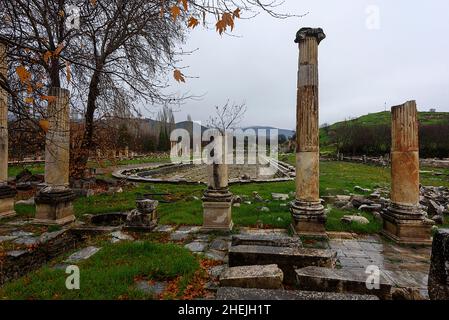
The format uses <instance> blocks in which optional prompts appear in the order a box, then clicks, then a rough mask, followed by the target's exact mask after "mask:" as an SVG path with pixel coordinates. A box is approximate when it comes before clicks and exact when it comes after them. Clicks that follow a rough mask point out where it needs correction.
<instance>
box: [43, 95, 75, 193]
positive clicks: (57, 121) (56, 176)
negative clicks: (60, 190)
mask: <svg viewBox="0 0 449 320" xmlns="http://www.w3.org/2000/svg"><path fill="white" fill-rule="evenodd" d="M50 95H51V96H54V97H56V100H55V101H53V102H51V103H50V104H49V110H48V111H49V119H48V121H49V129H48V132H47V135H46V142H45V183H46V184H47V185H49V186H68V184H69V159H70V152H69V151H70V122H69V121H70V119H69V96H70V92H69V90H67V89H62V88H52V89H51V90H50Z"/></svg>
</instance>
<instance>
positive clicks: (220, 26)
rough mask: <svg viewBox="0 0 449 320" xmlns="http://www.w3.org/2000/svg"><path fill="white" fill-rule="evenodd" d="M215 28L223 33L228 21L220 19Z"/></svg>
mask: <svg viewBox="0 0 449 320" xmlns="http://www.w3.org/2000/svg"><path fill="white" fill-rule="evenodd" d="M215 28H216V29H217V31H218V33H219V34H220V35H221V34H222V33H223V32H224V31H226V22H225V21H223V20H218V21H217V23H216V24H215Z"/></svg>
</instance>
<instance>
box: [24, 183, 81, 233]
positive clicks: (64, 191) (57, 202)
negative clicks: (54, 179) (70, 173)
mask: <svg viewBox="0 0 449 320" xmlns="http://www.w3.org/2000/svg"><path fill="white" fill-rule="evenodd" d="M74 199H75V194H74V193H73V191H72V190H71V189H69V188H66V187H45V188H43V189H42V190H41V191H39V193H38V194H37V195H36V198H35V202H36V218H35V219H34V220H33V223H34V224H44V225H65V224H69V223H71V222H73V221H75V215H74V214H73V200H74Z"/></svg>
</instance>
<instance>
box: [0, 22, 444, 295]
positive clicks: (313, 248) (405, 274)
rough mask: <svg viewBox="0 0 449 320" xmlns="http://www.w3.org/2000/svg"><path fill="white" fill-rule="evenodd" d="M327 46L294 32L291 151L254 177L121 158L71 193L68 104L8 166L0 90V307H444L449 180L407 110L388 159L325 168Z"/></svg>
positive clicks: (318, 32) (61, 98) (251, 167)
mask: <svg viewBox="0 0 449 320" xmlns="http://www.w3.org/2000/svg"><path fill="white" fill-rule="evenodd" d="M325 38H326V35H325V34H324V31H323V30H322V29H321V28H301V29H300V30H299V31H298V32H297V34H296V39H295V43H297V45H298V47H299V60H298V61H299V64H298V66H299V68H298V82H297V104H296V115H297V118H296V120H297V121H296V123H297V127H296V133H297V135H296V138H295V139H296V141H295V145H296V150H295V152H294V153H282V154H280V155H279V156H278V159H269V161H268V162H265V164H263V165H262V164H248V163H245V164H225V163H219V162H213V163H212V164H194V163H183V164H175V163H170V159H169V157H168V154H162V155H158V156H153V155H145V154H140V155H137V154H134V153H133V154H132V155H131V154H130V153H129V152H128V149H127V151H126V153H123V154H121V159H119V160H118V161H116V162H109V163H108V164H106V165H102V166H97V165H95V164H94V163H93V162H90V164H91V168H90V171H91V175H90V176H89V177H85V178H82V179H73V178H72V177H70V174H69V173H70V161H71V152H70V145H71V140H70V134H71V125H70V123H71V119H70V99H71V92H70V90H68V89H64V88H56V87H53V88H52V89H51V92H50V95H51V96H53V97H55V98H54V99H51V100H50V101H49V104H48V114H49V116H48V118H47V126H48V130H47V131H46V133H45V154H44V156H43V157H42V159H41V160H40V161H37V160H36V162H33V163H31V164H30V163H25V162H23V161H22V162H11V161H9V157H8V150H11V148H14V145H13V146H10V147H8V124H9V122H10V121H9V118H8V102H9V97H8V96H9V93H8V92H7V91H6V90H4V89H3V88H2V90H1V95H0V263H1V264H0V299H6V300H9V299H19V300H21V299H25V300H28V299H32V300H40V299H46V300H47V299H62V300H72V299H82V300H84V299H86V300H91V299H107V300H133V299H151V300H159V299H164V300H171V299H176V300H178V299H183V300H184V299H185V300H193V299H206V300H242V301H243V300H447V299H449V285H448V280H447V279H448V274H449V269H448V265H449V251H448V249H447V248H449V229H447V228H448V227H449V224H448V215H449V169H448V168H447V167H444V166H438V165H435V166H431V165H430V164H429V163H428V162H423V160H422V159H421V160H420V156H419V135H418V127H419V122H418V111H417V104H416V102H415V101H413V100H410V101H407V102H405V103H403V104H401V105H398V106H393V107H392V108H391V150H390V151H391V152H390V156H389V159H387V160H386V161H383V160H382V163H368V161H367V160H366V157H364V158H363V159H362V161H360V163H354V162H351V161H349V159H345V158H344V157H343V156H341V155H340V154H339V155H338V156H336V157H325V156H323V155H320V139H319V135H320V127H319V119H318V113H319V99H318V88H319V81H318V51H319V46H320V43H321V42H322V41H325ZM7 50H8V49H7V44H5V43H1V45H0V63H1V65H0V70H1V73H2V77H3V78H5V79H8V72H7V69H8V68H7V63H8V59H10V58H9V57H8V55H7ZM294 113H295V111H294V110H292V114H294ZM264 166H265V167H268V166H272V167H273V168H275V174H274V175H270V176H264V175H263V174H260V172H261V167H262V168H263V167H264ZM262 171H263V170H262Z"/></svg>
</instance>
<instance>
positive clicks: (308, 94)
mask: <svg viewBox="0 0 449 320" xmlns="http://www.w3.org/2000/svg"><path fill="white" fill-rule="evenodd" d="M325 37H326V35H325V34H324V32H323V30H322V29H321V28H316V29H314V28H302V29H300V30H299V31H298V32H297V34H296V40H295V42H296V43H298V44H299V70H298V83H297V102H296V112H297V113H296V148H297V150H296V200H295V201H293V202H292V203H291V206H290V212H291V214H292V217H293V227H294V229H295V231H296V232H297V233H298V234H302V235H311V236H322V237H325V236H326V232H325V223H326V215H325V212H324V207H323V205H322V204H321V202H320V195H319V179H320V176H319V164H320V152H319V151H320V147H319V124H318V112H319V102H318V45H319V44H320V42H321V41H322V40H323V39H324V38H325Z"/></svg>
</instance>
